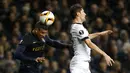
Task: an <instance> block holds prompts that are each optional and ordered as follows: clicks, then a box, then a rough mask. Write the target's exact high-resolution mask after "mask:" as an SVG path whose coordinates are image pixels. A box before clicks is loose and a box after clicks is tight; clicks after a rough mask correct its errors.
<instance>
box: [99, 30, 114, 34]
mask: <svg viewBox="0 0 130 73" xmlns="http://www.w3.org/2000/svg"><path fill="white" fill-rule="evenodd" d="M112 32H113V31H112V30H106V31H103V32H100V35H108V34H111V33H112Z"/></svg>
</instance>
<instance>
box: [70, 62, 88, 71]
mask: <svg viewBox="0 0 130 73" xmlns="http://www.w3.org/2000/svg"><path fill="white" fill-rule="evenodd" d="M70 72H71V73H91V72H90V69H89V62H88V61H85V60H82V61H76V60H75V61H74V60H71V62H70Z"/></svg>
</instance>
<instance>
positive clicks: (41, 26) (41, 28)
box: [34, 21, 49, 37]
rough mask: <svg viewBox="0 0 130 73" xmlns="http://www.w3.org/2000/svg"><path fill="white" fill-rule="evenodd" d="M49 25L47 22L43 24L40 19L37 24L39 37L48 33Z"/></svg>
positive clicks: (36, 29)
mask: <svg viewBox="0 0 130 73" xmlns="http://www.w3.org/2000/svg"><path fill="white" fill-rule="evenodd" d="M48 27H49V26H47V25H45V24H42V23H41V22H40V21H39V22H37V23H36V25H35V29H34V30H35V32H36V34H37V35H38V36H39V37H44V36H46V35H47V34H48Z"/></svg>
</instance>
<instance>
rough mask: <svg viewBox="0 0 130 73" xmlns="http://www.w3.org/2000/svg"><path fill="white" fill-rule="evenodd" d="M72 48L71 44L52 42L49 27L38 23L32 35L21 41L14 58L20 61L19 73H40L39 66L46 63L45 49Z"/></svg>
mask: <svg viewBox="0 0 130 73" xmlns="http://www.w3.org/2000/svg"><path fill="white" fill-rule="evenodd" d="M45 45H49V46H52V47H55V48H63V47H66V48H68V47H70V44H65V43H61V42H59V41H57V40H52V39H50V38H49V36H48V26H47V25H45V24H42V23H40V22H38V23H37V24H36V25H35V28H34V29H33V30H32V32H31V33H27V34H26V35H25V36H24V37H23V39H22V40H21V41H20V43H19V45H18V47H17V49H16V52H15V53H14V57H15V58H16V59H19V60H20V69H19V73H40V71H39V68H38V67H39V65H40V63H41V62H44V60H45V58H44V57H43V53H44V47H45Z"/></svg>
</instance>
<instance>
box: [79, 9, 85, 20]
mask: <svg viewBox="0 0 130 73" xmlns="http://www.w3.org/2000/svg"><path fill="white" fill-rule="evenodd" d="M80 18H81V20H82V21H83V22H84V21H85V20H86V13H85V12H84V10H83V9H82V10H81V11H80Z"/></svg>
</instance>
